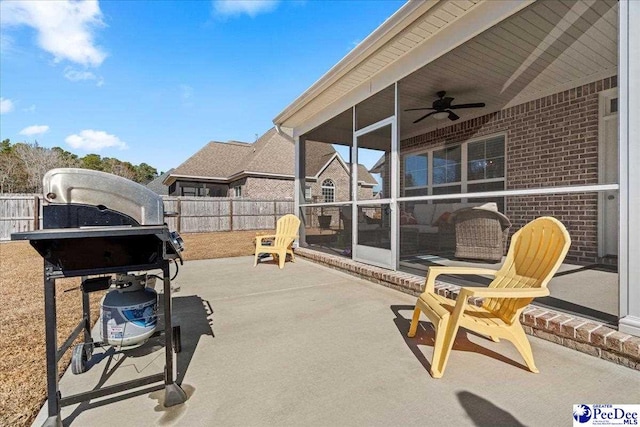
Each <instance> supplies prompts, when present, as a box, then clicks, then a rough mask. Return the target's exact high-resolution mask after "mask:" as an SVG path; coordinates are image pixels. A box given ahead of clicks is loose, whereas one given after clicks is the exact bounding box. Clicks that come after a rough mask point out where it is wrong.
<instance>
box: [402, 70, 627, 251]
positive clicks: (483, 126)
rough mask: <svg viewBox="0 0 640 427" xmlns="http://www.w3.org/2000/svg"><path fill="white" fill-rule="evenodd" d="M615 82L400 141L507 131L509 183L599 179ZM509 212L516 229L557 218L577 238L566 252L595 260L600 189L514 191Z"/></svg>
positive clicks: (427, 142)
mask: <svg viewBox="0 0 640 427" xmlns="http://www.w3.org/2000/svg"><path fill="white" fill-rule="evenodd" d="M616 86H617V77H615V76H614V77H611V78H607V79H603V80H599V81H596V82H593V83H590V84H586V85H584V86H579V87H576V88H573V89H570V90H567V91H564V92H561V93H557V94H553V95H550V96H547V97H544V98H541V99H537V100H534V101H530V102H527V103H524V104H521V105H516V106H514V107H510V108H507V109H504V110H501V111H498V112H495V113H491V114H487V115H485V116H482V117H478V118H476V119H472V120H469V121H466V122H461V123H456V124H454V125H452V126H449V127H446V128H441V129H437V130H434V131H432V132H428V133H426V134H423V135H419V136H416V137H413V138H409V139H406V140H403V141H402V142H401V150H402V151H404V150H408V149H415V148H417V147H424V148H431V147H433V148H436V147H440V146H443V145H444V144H445V143H446V144H447V145H452V144H456V143H462V142H464V141H467V140H469V139H473V138H478V137H482V136H490V135H494V134H497V133H505V134H506V141H507V147H506V158H507V160H506V161H507V171H506V174H507V175H506V186H507V189H524V188H539V187H555V186H569V185H585V184H597V183H598V102H599V97H598V94H599V92H601V91H603V90H607V89H610V88H613V87H616ZM505 213H506V215H507V216H508V217H509V218H510V219H511V221H512V222H513V223H514V227H513V229H515V230H517V229H518V228H520V227H521V226H522V225H524V224H525V223H527V222H528V221H530V220H532V219H533V218H535V217H538V216H541V215H552V216H555V217H556V218H558V219H559V220H561V221H562V222H563V223H564V224H565V225H566V226H567V229H568V231H569V233H570V235H571V238H572V241H573V244H572V245H571V250H570V251H569V255H568V257H567V258H568V259H569V260H573V261H580V262H595V261H596V258H597V226H598V216H597V215H598V210H597V195H596V194H595V193H590V194H572V195H549V196H533V197H531V196H528V197H509V198H507V201H506V212H505Z"/></svg>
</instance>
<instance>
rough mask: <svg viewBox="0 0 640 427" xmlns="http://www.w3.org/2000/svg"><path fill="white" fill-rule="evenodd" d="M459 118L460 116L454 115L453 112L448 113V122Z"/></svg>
mask: <svg viewBox="0 0 640 427" xmlns="http://www.w3.org/2000/svg"><path fill="white" fill-rule="evenodd" d="M459 118H460V116H458V115H457V114H456V113H454V112H453V111H449V120H452V121H453V120H458V119H459Z"/></svg>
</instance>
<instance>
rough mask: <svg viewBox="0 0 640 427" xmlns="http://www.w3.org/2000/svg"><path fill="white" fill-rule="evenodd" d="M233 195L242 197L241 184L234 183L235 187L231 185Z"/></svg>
mask: <svg viewBox="0 0 640 427" xmlns="http://www.w3.org/2000/svg"><path fill="white" fill-rule="evenodd" d="M233 197H236V198H240V197H242V185H236V186H235V187H233Z"/></svg>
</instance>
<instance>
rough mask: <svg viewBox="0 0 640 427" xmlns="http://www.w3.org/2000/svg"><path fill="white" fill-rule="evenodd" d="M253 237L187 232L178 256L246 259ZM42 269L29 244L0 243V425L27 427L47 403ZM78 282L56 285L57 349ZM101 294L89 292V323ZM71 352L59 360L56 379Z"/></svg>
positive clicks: (74, 308) (74, 311) (75, 316)
mask: <svg viewBox="0 0 640 427" xmlns="http://www.w3.org/2000/svg"><path fill="white" fill-rule="evenodd" d="M260 234H268V233H267V232H265V233H260ZM255 235H256V232H255V231H234V232H224V233H194V234H186V235H183V236H182V237H183V238H184V241H185V251H184V253H183V256H184V258H185V260H196V259H209V258H224V257H235V256H243V255H251V254H252V253H253V248H254V244H253V238H254V237H255ZM42 265H43V261H42V258H41V257H40V255H38V253H37V252H36V251H35V250H34V249H33V248H31V246H30V245H29V243H28V242H4V243H0V267H1V268H0V426H24V425H31V423H32V422H33V420H34V418H35V416H36V415H37V413H38V411H39V410H40V407H41V406H42V404H43V403H44V401H45V400H46V367H45V342H44V295H43V290H42V286H43V276H42ZM79 283H80V282H79V279H65V280H58V281H57V283H56V295H57V301H56V303H57V313H58V345H61V344H62V342H64V339H66V337H67V336H68V335H69V333H71V331H72V330H73V328H75V326H76V325H77V324H78V322H79V321H80V315H81V307H82V305H81V304H82V303H81V295H80V291H79V290H78V285H79ZM103 294H104V293H103V292H94V293H92V294H91V304H92V311H91V317H92V320H93V321H94V322H95V320H96V319H97V317H98V305H99V301H100V298H101V297H102V295H103ZM70 353H71V352H70V351H67V353H66V354H65V357H64V358H63V360H61V361H60V365H59V370H60V373H61V375H62V373H63V372H64V371H65V369H66V368H67V366H68V365H69V360H70V358H71V356H70Z"/></svg>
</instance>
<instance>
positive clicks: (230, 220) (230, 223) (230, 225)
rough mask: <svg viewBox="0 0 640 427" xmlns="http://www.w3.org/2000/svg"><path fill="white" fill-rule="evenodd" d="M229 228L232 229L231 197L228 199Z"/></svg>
mask: <svg viewBox="0 0 640 427" xmlns="http://www.w3.org/2000/svg"><path fill="white" fill-rule="evenodd" d="M229 228H230V231H233V199H229Z"/></svg>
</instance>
